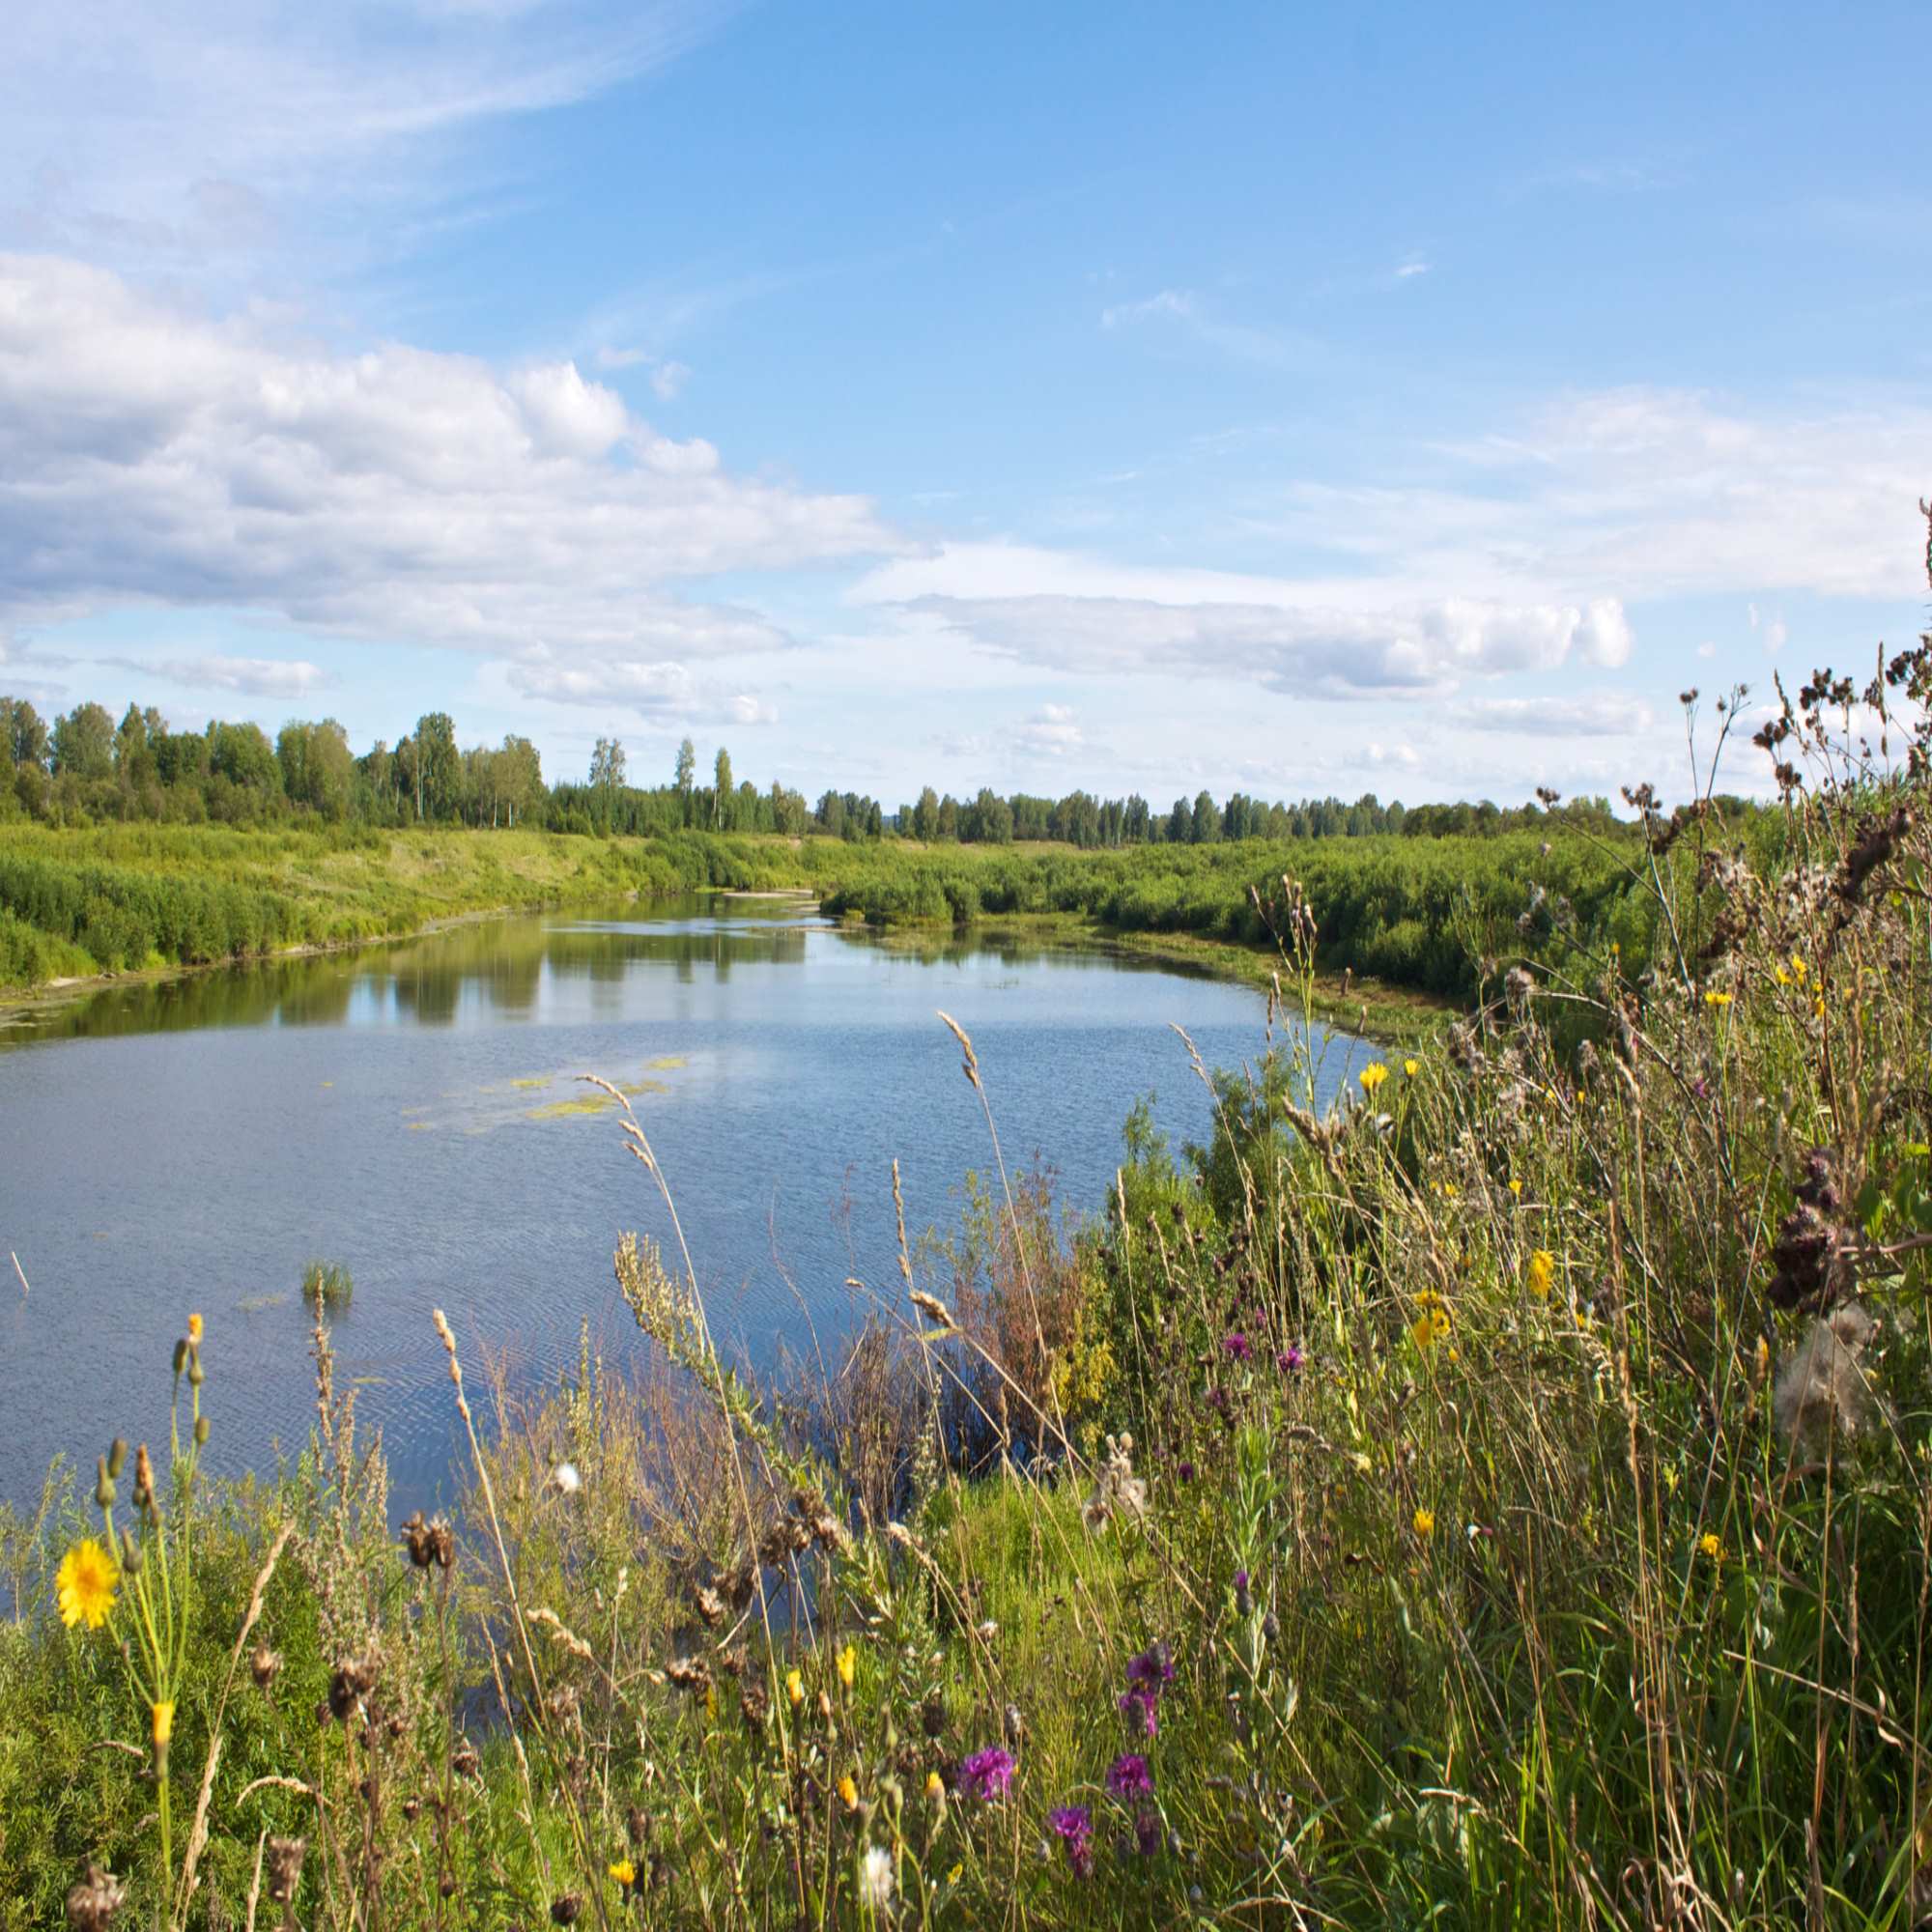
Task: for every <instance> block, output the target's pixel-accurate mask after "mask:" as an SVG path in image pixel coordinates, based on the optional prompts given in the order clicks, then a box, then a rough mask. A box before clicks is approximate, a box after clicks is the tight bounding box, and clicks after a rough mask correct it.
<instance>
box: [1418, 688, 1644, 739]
mask: <svg viewBox="0 0 1932 1932" xmlns="http://www.w3.org/2000/svg"><path fill="white" fill-rule="evenodd" d="M1455 718H1456V722H1457V723H1458V724H1462V725H1468V726H1470V727H1471V728H1472V729H1474V730H1477V731H1520V732H1525V733H1528V734H1530V735H1532V736H1535V737H1550V738H1591V737H1599V736H1602V737H1635V736H1638V735H1641V734H1642V733H1644V732H1647V731H1651V730H1654V729H1655V728H1656V725H1657V717H1656V714H1655V713H1654V712H1653V711H1652V710H1651V708H1650V706H1649V705H1648V704H1646V703H1645V702H1644V701H1643V699H1642V698H1640V697H1633V696H1630V695H1629V694H1627V693H1625V692H1620V691H1592V692H1582V693H1579V694H1577V696H1574V697H1478V698H1472V699H1470V700H1469V702H1468V703H1466V704H1462V705H1459V706H1458V707H1457V709H1456V712H1455Z"/></svg>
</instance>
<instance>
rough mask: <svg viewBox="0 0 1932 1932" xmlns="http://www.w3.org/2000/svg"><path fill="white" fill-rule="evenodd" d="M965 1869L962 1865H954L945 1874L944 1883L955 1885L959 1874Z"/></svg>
mask: <svg viewBox="0 0 1932 1932" xmlns="http://www.w3.org/2000/svg"><path fill="white" fill-rule="evenodd" d="M965 1869H966V1867H965V1866H964V1865H963V1864H956V1865H954V1866H953V1867H952V1870H951V1871H950V1872H948V1873H947V1874H946V1883H947V1884H948V1885H957V1884H958V1883H959V1874H960V1873H961V1872H963V1871H964V1870H965Z"/></svg>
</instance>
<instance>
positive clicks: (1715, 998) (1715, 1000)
mask: <svg viewBox="0 0 1932 1932" xmlns="http://www.w3.org/2000/svg"><path fill="white" fill-rule="evenodd" d="M1704 1004H1705V1005H1706V1006H1707V1007H1728V1006H1729V1005H1730V1004H1731V996H1730V994H1728V993H1720V992H1719V990H1718V989H1717V988H1716V987H1715V986H1713V987H1712V988H1711V989H1710V991H1709V992H1707V993H1706V994H1705V995H1704Z"/></svg>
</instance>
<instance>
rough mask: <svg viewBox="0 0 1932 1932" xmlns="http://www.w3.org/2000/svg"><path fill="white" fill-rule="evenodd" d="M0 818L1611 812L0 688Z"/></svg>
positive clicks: (1460, 828)
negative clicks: (935, 768)
mask: <svg viewBox="0 0 1932 1932" xmlns="http://www.w3.org/2000/svg"><path fill="white" fill-rule="evenodd" d="M0 759H4V760H5V761H6V762H5V763H4V764H0V821H4V820H5V819H7V818H10V817H12V818H15V819H17V818H19V817H21V816H23V815H24V816H25V817H28V818H31V819H33V820H35V821H36V822H38V823H42V824H48V825H57V826H59V825H74V826H77V825H87V824H92V823H98V822H101V821H118V822H135V823H138V822H141V821H150V822H155V823H170V824H205V823H215V824H226V825H244V826H245V825H268V824H278V823H287V822H290V821H297V822H299V821H302V820H309V819H313V820H320V821H323V822H327V823H345V822H355V823H361V824H371V825H379V826H380V825H394V826H403V825H418V824H438V825H470V826H478V827H483V828H492V827H514V826H526V827H529V828H531V829H537V830H548V831H553V832H579V833H589V834H594V835H598V836H603V837H611V836H624V837H631V836H638V837H648V836H651V835H653V834H662V833H668V832H674V831H679V830H689V829H696V830H703V831H713V832H766V833H778V834H783V835H786V836H789V837H792V838H800V837H803V836H805V835H806V834H808V833H813V834H818V835H821V836H824V837H828V838H846V839H853V840H859V839H867V838H892V837H899V838H915V839H920V840H923V841H925V842H928V843H941V842H948V841H957V842H959V843H962V844H980V845H1009V844H1013V843H1016V842H1027V841H1046V840H1054V841H1059V842H1063V843H1065V844H1068V845H1073V846H1077V847H1079V848H1080V849H1081V850H1083V851H1093V850H1106V849H1114V848H1119V847H1122V846H1129V845H1154V844H1169V845H1209V844H1218V843H1221V842H1224V841H1228V840H1235V839H1241V838H1363V837H1368V836H1370V835H1373V834H1377V833H1400V834H1404V835H1407V836H1410V837H1422V838H1431V837H1434V838H1440V837H1445V836H1449V835H1454V834H1470V833H1474V834H1484V833H1503V832H1509V831H1514V830H1517V829H1520V828H1522V827H1525V826H1531V825H1539V824H1546V823H1548V822H1549V821H1550V820H1551V819H1552V818H1553V819H1555V820H1556V821H1558V822H1561V823H1564V824H1569V825H1573V826H1580V825H1594V826H1601V827H1602V828H1604V829H1608V828H1609V827H1610V826H1611V825H1613V824H1614V823H1615V822H1616V821H1615V818H1614V814H1613V813H1612V812H1611V810H1610V806H1609V803H1608V801H1607V800H1605V799H1603V798H1585V799H1577V800H1573V801H1571V802H1569V803H1567V804H1564V805H1561V806H1557V807H1554V808H1551V809H1546V808H1544V807H1539V806H1535V805H1529V806H1521V807H1516V808H1503V807H1499V806H1496V805H1492V804H1491V803H1490V802H1489V801H1488V800H1484V801H1482V802H1480V803H1478V804H1474V805H1469V804H1458V805H1423V806H1414V807H1404V806H1403V805H1402V803H1401V802H1400V801H1391V802H1390V803H1389V804H1387V805H1384V804H1382V803H1381V802H1380V800H1378V798H1377V797H1376V796H1375V794H1374V793H1372V792H1371V793H1366V794H1364V795H1363V796H1362V797H1361V798H1358V799H1355V800H1354V801H1352V802H1350V801H1347V800H1343V799H1339V798H1320V799H1305V800H1303V801H1302V802H1300V803H1299V804H1293V805H1291V804H1285V803H1281V802H1275V803H1272V804H1270V803H1268V802H1266V801H1264V800H1262V799H1258V798H1251V797H1249V796H1247V795H1246V794H1244V793H1242V792H1232V793H1230V794H1229V796H1228V797H1227V798H1226V799H1225V800H1222V801H1219V802H1217V801H1216V800H1215V799H1214V797H1213V796H1212V795H1211V794H1210V793H1208V792H1207V791H1202V792H1199V793H1197V794H1196V795H1195V796H1194V797H1193V798H1191V799H1187V798H1178V799H1176V800H1175V801H1174V803H1173V805H1172V807H1171V808H1169V809H1168V810H1160V809H1159V808H1158V807H1155V806H1152V805H1150V804H1149V802H1148V801H1147V800H1146V799H1144V798H1142V797H1141V796H1139V794H1138V793H1136V794H1133V795H1131V796H1129V797H1126V798H1107V799H1102V798H1095V797H1094V796H1092V795H1091V794H1090V793H1087V792H1084V791H1072V792H1068V793H1067V794H1066V796H1065V798H1059V799H1053V798H1036V797H1033V796H1031V795H1030V794H1028V793H1025V792H1014V793H1012V794H1011V795H1010V796H1002V795H1001V794H1000V793H998V792H996V791H994V790H992V789H991V787H989V786H988V787H982V788H981V789H980V791H979V792H977V793H976V794H975V795H974V796H973V797H972V798H970V799H958V798H954V797H952V795H951V794H950V793H949V794H945V795H942V794H941V793H939V792H937V791H936V790H934V789H933V787H932V786H930V785H928V786H926V787H925V789H924V790H923V791H922V792H921V793H920V795H919V798H918V800H917V801H916V802H914V803H913V804H910V805H901V806H899V808H898V809H897V810H895V811H888V810H886V809H885V808H884V806H882V805H881V804H880V802H879V801H878V800H877V799H874V798H870V797H867V796H866V795H865V794H863V793H859V792H850V791H830V790H828V791H826V792H823V793H821V794H820V796H819V798H818V800H817V802H816V803H815V804H814V803H812V802H810V801H809V800H808V799H807V798H806V796H805V794H804V793H803V792H797V791H793V790H791V789H789V788H788V787H787V786H785V785H782V784H780V783H778V782H776V781H774V782H773V784H772V785H771V786H770V787H769V789H767V790H764V791H760V790H759V789H758V787H757V786H756V785H755V784H753V783H752V782H751V781H749V780H747V781H736V780H735V779H734V775H733V773H732V769H731V755H730V753H728V752H726V751H724V750H722V749H721V750H720V751H719V753H718V754H717V758H716V760H715V762H714V764H713V766H712V771H711V782H710V783H709V784H701V783H699V782H698V777H699V773H698V766H697V757H696V748H695V747H694V746H693V744H692V741H691V740H690V739H689V738H687V739H685V741H684V742H683V744H682V745H680V746H679V748H678V752H677V757H676V761H675V763H674V765H673V768H672V771H671V773H670V775H669V779H668V782H666V783H664V784H660V785H639V784H635V783H633V782H632V781H631V772H630V766H629V761H628V759H627V757H626V754H625V751H624V747H623V745H622V744H621V743H620V742H619V741H618V740H617V739H615V738H600V739H598V741H597V746H596V750H595V752H594V753H593V754H592V757H591V763H590V771H589V774H588V776H587V777H586V778H584V779H583V780H581V781H579V780H560V781H557V782H556V783H554V784H548V783H546V782H545V781H544V775H543V765H542V761H541V759H540V758H539V757H538V755H537V750H536V747H535V746H534V745H532V744H531V743H530V741H529V740H528V739H527V738H520V737H516V736H514V735H512V736H509V737H506V738H505V739H504V740H503V742H502V743H501V744H500V745H496V746H490V745H476V746H472V747H470V748H469V749H468V750H465V749H463V748H461V747H460V746H459V745H458V743H457V738H456V726H455V725H454V723H453V722H452V720H451V719H450V716H449V714H448V713H447V712H443V711H432V712H428V713H426V714H425V715H424V716H422V717H421V718H418V719H417V720H416V724H415V729H414V730H413V731H412V732H408V733H406V734H405V735H404V736H403V737H401V738H399V739H398V740H397V741H396V742H395V744H394V745H389V744H386V743H384V741H382V740H380V739H379V740H378V741H377V743H376V744H375V745H374V746H372V747H371V748H370V749H369V750H368V751H367V752H365V753H362V754H361V755H360V756H357V755H356V754H355V752H353V751H352V750H351V749H350V744H349V734H348V733H347V732H346V731H345V730H344V729H343V727H342V726H341V725H339V724H337V723H336V722H335V720H334V719H332V718H325V719H322V720H320V721H319V722H314V721H308V720H300V719H296V720H291V721H290V722H289V723H288V724H286V725H283V726H282V728H281V730H280V731H279V732H278V733H277V734H276V735H275V737H274V738H273V739H272V740H270V737H269V735H268V733H267V732H266V731H264V730H263V729H262V727H261V726H260V725H254V724H227V723H223V722H221V721H220V720H212V721H211V722H210V723H209V725H208V727H207V729H206V730H201V731H192V730H189V731H178V730H175V729H173V728H171V727H170V726H169V725H168V723H167V721H166V720H165V719H163V718H162V717H161V715H160V713H159V712H157V711H156V710H155V709H154V708H153V707H152V706H150V707H149V708H147V709H145V710H144V709H142V708H141V707H139V706H137V705H133V704H129V705H128V709H127V710H126V712H125V713H124V714H123V715H122V718H121V722H120V724H119V725H116V724H115V722H114V718H113V714H112V713H111V712H109V711H108V710H107V709H105V707H103V706H102V705H99V704H93V703H88V704H77V705H75V706H74V707H73V709H72V710H71V711H69V712H66V713H65V714H63V715H62V716H60V717H58V718H56V719H55V720H54V721H53V722H52V724H51V725H49V724H48V723H47V722H46V721H45V720H44V719H43V718H42V716H41V715H40V713H39V712H38V711H37V710H36V709H35V708H34V706H33V705H32V704H31V703H29V702H28V701H27V700H26V699H25V698H15V697H7V696H0Z"/></svg>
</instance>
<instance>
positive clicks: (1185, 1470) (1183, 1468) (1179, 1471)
mask: <svg viewBox="0 0 1932 1932" xmlns="http://www.w3.org/2000/svg"><path fill="white" fill-rule="evenodd" d="M1174 1473H1175V1474H1176V1475H1177V1476H1179V1478H1180V1480H1181V1481H1182V1482H1183V1483H1191V1482H1192V1481H1193V1480H1194V1464H1193V1463H1176V1464H1175V1470H1174Z"/></svg>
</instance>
